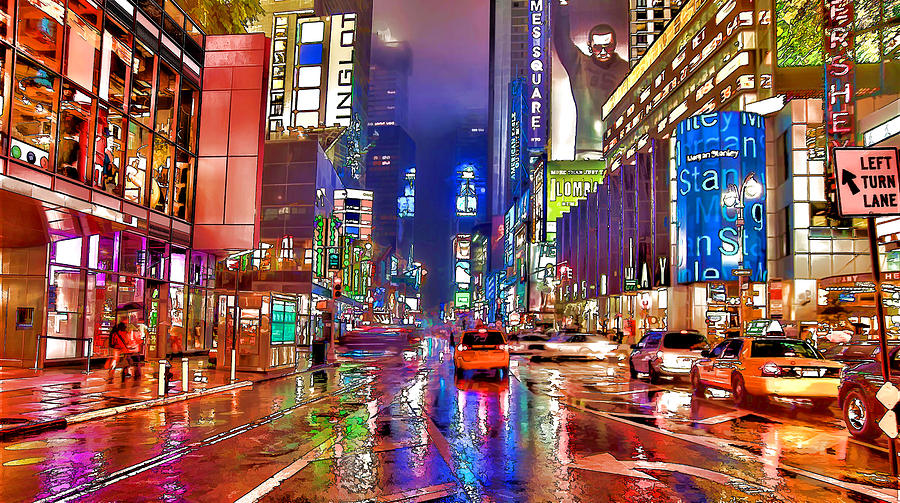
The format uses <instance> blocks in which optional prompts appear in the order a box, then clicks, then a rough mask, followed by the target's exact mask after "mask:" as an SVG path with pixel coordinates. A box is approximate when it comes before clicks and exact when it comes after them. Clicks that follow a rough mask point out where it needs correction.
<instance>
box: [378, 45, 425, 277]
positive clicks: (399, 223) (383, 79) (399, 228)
mask: <svg viewBox="0 0 900 503" xmlns="http://www.w3.org/2000/svg"><path fill="white" fill-rule="evenodd" d="M372 42H373V45H372V64H371V66H370V68H369V75H370V80H369V92H368V94H369V108H368V117H369V130H370V138H369V141H370V143H371V146H370V148H369V152H368V162H367V173H366V188H368V189H369V190H372V191H373V192H374V194H375V229H374V233H373V236H374V240H375V242H376V243H378V244H379V245H381V246H384V247H390V248H393V249H395V250H397V251H398V252H400V254H401V255H402V256H404V257H406V258H407V259H410V260H412V257H407V255H409V253H410V245H411V243H412V238H413V232H412V219H413V216H414V211H415V190H414V188H415V163H416V144H415V142H414V141H413V139H412V138H410V136H409V134H408V133H407V132H406V130H405V129H404V128H405V127H406V126H407V116H408V110H409V93H408V80H409V74H410V68H411V62H412V54H411V52H410V48H409V45H408V44H407V43H406V42H398V41H395V40H393V38H392V37H391V35H390V33H389V32H386V33H378V34H377V36H376V37H373V40H372ZM410 175H411V177H412V180H408V177H409V176H410ZM410 183H411V184H412V185H411V187H412V188H413V190H412V194H407V192H410V190H409V189H410Z"/></svg>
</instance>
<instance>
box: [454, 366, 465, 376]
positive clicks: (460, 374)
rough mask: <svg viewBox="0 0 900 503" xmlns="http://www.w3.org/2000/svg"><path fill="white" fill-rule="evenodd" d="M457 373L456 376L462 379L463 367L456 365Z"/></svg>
mask: <svg viewBox="0 0 900 503" xmlns="http://www.w3.org/2000/svg"><path fill="white" fill-rule="evenodd" d="M455 374H456V378H457V379H462V377H463V369H461V368H459V367H456V372H455Z"/></svg>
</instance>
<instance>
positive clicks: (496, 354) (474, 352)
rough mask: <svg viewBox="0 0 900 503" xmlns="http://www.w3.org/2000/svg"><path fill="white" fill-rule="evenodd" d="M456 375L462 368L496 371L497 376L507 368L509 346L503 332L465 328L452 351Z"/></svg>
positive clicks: (461, 371)
mask: <svg viewBox="0 0 900 503" xmlns="http://www.w3.org/2000/svg"><path fill="white" fill-rule="evenodd" d="M453 365H454V367H455V368H456V375H457V377H461V376H462V373H463V371H464V370H491V371H496V372H497V375H498V376H499V377H503V374H504V373H505V372H506V371H507V370H509V347H508V346H507V344H506V337H505V336H504V335H503V332H501V331H500V330H497V329H492V328H479V329H477V330H467V331H465V332H463V334H462V337H460V343H459V345H457V346H456V350H455V351H454V353H453Z"/></svg>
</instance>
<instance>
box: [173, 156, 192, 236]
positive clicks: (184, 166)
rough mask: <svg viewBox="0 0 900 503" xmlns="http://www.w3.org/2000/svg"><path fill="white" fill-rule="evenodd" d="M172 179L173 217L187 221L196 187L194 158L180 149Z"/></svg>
mask: <svg viewBox="0 0 900 503" xmlns="http://www.w3.org/2000/svg"><path fill="white" fill-rule="evenodd" d="M175 155H176V158H175V175H174V177H173V179H172V216H174V217H177V218H180V219H182V220H186V219H187V218H188V217H189V216H190V215H191V206H192V205H193V200H192V198H191V194H193V186H194V158H193V157H191V156H190V155H188V153H187V152H185V151H183V150H181V149H178V152H177V153H176V154H175Z"/></svg>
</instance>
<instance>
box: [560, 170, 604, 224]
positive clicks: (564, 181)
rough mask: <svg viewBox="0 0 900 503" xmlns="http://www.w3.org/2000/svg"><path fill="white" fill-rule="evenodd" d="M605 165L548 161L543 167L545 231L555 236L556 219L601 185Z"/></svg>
mask: <svg viewBox="0 0 900 503" xmlns="http://www.w3.org/2000/svg"><path fill="white" fill-rule="evenodd" d="M605 173H606V161H550V162H548V163H547V207H546V213H547V231H548V232H556V229H555V227H556V224H555V222H556V219H557V218H559V217H561V216H562V214H563V213H565V212H567V211H569V209H570V208H572V207H573V206H575V205H577V204H578V201H580V200H582V199H584V198H585V197H587V195H588V194H589V193H591V192H594V191H596V190H597V187H598V186H599V185H600V184H601V183H603V177H604V174H605Z"/></svg>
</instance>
